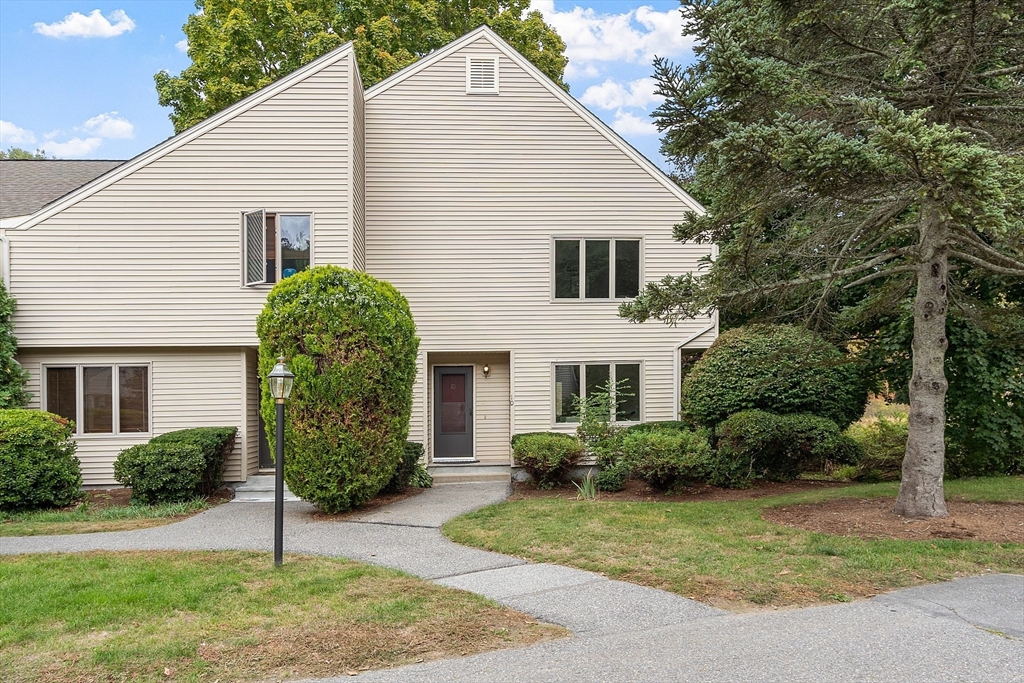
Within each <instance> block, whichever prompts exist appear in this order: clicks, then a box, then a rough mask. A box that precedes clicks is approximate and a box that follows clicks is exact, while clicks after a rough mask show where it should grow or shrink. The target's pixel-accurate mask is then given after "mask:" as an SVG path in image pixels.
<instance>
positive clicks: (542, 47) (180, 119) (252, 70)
mask: <svg viewBox="0 0 1024 683" xmlns="http://www.w3.org/2000/svg"><path fill="white" fill-rule="evenodd" d="M529 5H530V2H529V0H196V8H197V9H198V11H197V12H196V13H195V14H193V15H191V16H189V18H188V22H187V23H186V24H185V26H184V31H185V35H186V36H187V37H188V54H189V57H190V58H191V59H192V64H191V65H190V66H189V67H187V68H186V69H185V70H184V71H182V72H181V74H180V75H178V76H171V75H170V74H168V73H167V72H166V71H161V72H160V73H158V74H156V76H154V78H155V79H156V90H157V94H158V95H159V98H160V104H161V105H162V106H165V107H171V109H172V111H171V114H170V117H171V121H172V122H173V123H174V131H175V132H176V133H180V132H181V131H183V130H185V129H186V128H188V127H189V126H193V125H195V124H196V123H199V122H200V121H202V120H203V119H205V118H207V117H208V116H210V115H211V114H215V113H217V112H218V111H220V110H221V109H224V108H225V107H227V106H229V105H231V104H234V103H235V102H237V101H238V100H240V99H242V98H243V97H245V96H246V95H249V94H251V93H253V92H255V91H256V90H259V89H260V88H262V87H263V86H265V85H268V84H270V83H273V82H274V81H275V80H277V79H278V78H280V77H281V76H284V75H285V74H288V73H291V72H292V71H294V70H295V69H297V68H299V67H300V66H302V65H303V64H305V63H307V62H309V61H312V60H313V59H316V58H317V57H319V56H320V55H322V54H325V53H327V52H329V51H331V50H333V49H334V48H336V47H338V46H340V45H343V44H344V43H346V42H348V41H350V40H351V41H354V48H355V53H356V58H357V60H358V61H359V70H360V73H361V74H362V77H363V85H364V87H370V86H371V85H373V84H374V83H377V82H379V81H381V80H383V79H385V78H387V77H388V76H390V75H391V74H393V73H395V72H396V71H398V70H400V69H402V68H404V67H406V66H408V65H409V64H412V63H413V62H415V61H416V60H417V59H419V58H420V57H422V56H423V55H426V54H428V53H430V52H431V51H433V50H436V49H438V48H439V47H441V46H443V45H445V44H447V43H449V42H451V41H452V40H454V39H455V38H458V37H459V36H461V35H463V34H464V33H467V32H468V31H470V30H472V29H474V28H476V27H477V26H481V25H483V24H487V25H488V26H490V27H491V28H493V29H494V30H495V32H496V33H498V35H500V36H501V37H502V38H504V39H505V40H507V41H508V42H509V43H510V44H511V45H512V46H513V47H515V48H516V49H517V50H519V52H521V53H522V54H523V55H524V56H525V57H526V58H527V59H529V60H530V61H531V62H533V63H534V64H535V65H536V66H537V68H539V69H540V70H541V71H543V72H544V73H545V74H547V76H548V77H550V78H551V79H552V80H554V81H555V82H556V83H558V84H559V85H561V86H562V87H564V88H568V86H566V85H565V83H563V82H562V72H563V71H564V70H565V65H566V62H567V60H566V58H565V55H564V52H565V43H564V42H562V39H561V38H560V37H559V36H558V34H557V33H556V32H555V30H554V29H553V28H551V27H550V26H548V25H547V24H546V23H545V22H544V18H543V17H542V16H541V14H540V12H536V11H534V12H530V11H528V9H529Z"/></svg>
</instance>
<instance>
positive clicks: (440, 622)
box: [0, 552, 564, 682]
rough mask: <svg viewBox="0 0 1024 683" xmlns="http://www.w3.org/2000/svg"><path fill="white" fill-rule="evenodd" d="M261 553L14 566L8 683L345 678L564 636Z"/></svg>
mask: <svg viewBox="0 0 1024 683" xmlns="http://www.w3.org/2000/svg"><path fill="white" fill-rule="evenodd" d="M272 565H273V562H272V559H271V556H270V555H267V554H263V553H247V552H191V553H178V552H148V553H141V552H140V553H89V554H81V555H25V556H15V557H7V558H0V680H3V681H11V682H15V681H18V682H22V681H24V682H43V681H45V682H51V681H52V682H57V681H71V680H74V681H87V680H88V681H93V680H103V681H106V680H110V681H115V680H116V681H122V680H131V681H169V680H173V681H206V682H212V681H215V680H218V679H219V680H221V681H255V680H269V679H274V680H280V679H282V678H289V677H313V676H328V675H342V674H345V673H348V672H350V671H351V672H355V671H358V670H361V669H366V668H377V667H383V666H391V665H397V664H404V663H409V662H413V661H420V660H422V659H432V658H437V657H442V656H455V655H459V654H467V653H473V652H479V651H483V650H490V649H496V648H502V647H512V646H518V645H523V644H527V643H531V642H535V641H537V640H542V639H546V638H551V637H556V636H560V635H562V634H563V633H564V631H563V630H562V629H559V628H557V627H552V626H547V625H539V624H536V623H535V622H534V621H533V620H532V619H530V618H528V617H526V616H525V615H523V614H520V613H518V612H514V611H512V610H509V609H506V608H503V607H500V606H498V605H495V604H494V603H491V602H489V601H488V600H485V599H484V598H481V597H478V596H475V595H472V594H470V593H465V592H462V591H456V590H453V589H449V588H443V587H440V586H435V585H433V584H430V583H427V582H426V581H422V580H419V579H416V578H413V577H410V576H407V575H404V574H401V573H399V572H396V571H392V570H388V569H382V568H379V567H372V566H369V565H364V564H359V563H356V562H350V561H344V560H335V559H328V558H314V557H304V556H288V557H286V558H285V566H284V567H283V568H282V569H279V570H275V569H274V568H273V566H272Z"/></svg>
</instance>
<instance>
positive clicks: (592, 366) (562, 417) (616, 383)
mask: <svg viewBox="0 0 1024 683" xmlns="http://www.w3.org/2000/svg"><path fill="white" fill-rule="evenodd" d="M554 376H555V378H554V382H555V384H554V393H555V423H572V422H579V411H578V410H577V409H576V407H575V399H576V397H580V398H586V397H587V396H588V395H589V394H592V393H593V392H595V391H600V390H602V389H603V388H604V387H605V386H607V385H608V384H609V383H611V385H612V386H613V387H618V392H617V395H613V397H612V398H613V400H614V401H615V402H616V405H617V408H616V411H615V415H614V416H612V421H613V422H639V421H640V406H641V405H642V400H643V397H642V396H641V395H640V391H641V386H640V384H641V383H640V363H564V364H563V363H559V364H557V365H555V373H554ZM613 393H614V392H613Z"/></svg>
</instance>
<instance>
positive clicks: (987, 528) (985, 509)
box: [762, 498, 1024, 543]
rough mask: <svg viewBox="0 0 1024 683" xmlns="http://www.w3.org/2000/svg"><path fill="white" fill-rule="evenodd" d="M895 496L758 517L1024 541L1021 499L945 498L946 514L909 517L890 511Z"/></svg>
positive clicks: (876, 532) (850, 532)
mask: <svg viewBox="0 0 1024 683" xmlns="http://www.w3.org/2000/svg"><path fill="white" fill-rule="evenodd" d="M895 502H896V500H895V498H870V499H864V498H839V499H837V500H829V501H825V502H822V503H814V504H804V505H787V506H785V507H778V508H768V509H766V510H765V511H764V513H763V514H762V518H763V519H765V520H767V521H769V522H774V523H776V524H783V525H785V526H789V527H795V528H797V529H804V530H806V531H817V532H820V533H824V534H834V535H838V536H859V537H860V538H891V539H905V540H912V541H923V540H933V539H944V538H945V539H956V540H962V541H991V542H994V543H1024V503H970V502H966V501H957V500H952V501H946V508H947V510H948V511H949V516H948V517H945V518H932V519H908V518H906V517H900V516H899V515H897V514H895V513H894V512H893V507H894V506H895Z"/></svg>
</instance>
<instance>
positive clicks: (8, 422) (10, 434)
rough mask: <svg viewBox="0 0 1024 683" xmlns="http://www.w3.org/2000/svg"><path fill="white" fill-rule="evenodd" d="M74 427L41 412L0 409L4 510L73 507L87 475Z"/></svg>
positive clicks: (0, 494)
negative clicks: (81, 463) (80, 463)
mask: <svg viewBox="0 0 1024 683" xmlns="http://www.w3.org/2000/svg"><path fill="white" fill-rule="evenodd" d="M73 433H74V423H72V422H70V421H68V420H65V419H64V418H63V417H60V416H58V415H53V414H52V413H46V412H43V411H40V410H21V409H10V410H0V510H4V511H9V512H14V511H19V510H33V509H37V508H45V507H62V506H64V505H70V504H71V503H72V502H74V501H75V499H76V498H77V497H78V490H79V488H81V486H82V473H81V470H80V468H79V464H78V458H76V457H75V448H76V444H75V441H74V440H73V439H72V438H71V435H72V434H73Z"/></svg>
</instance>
